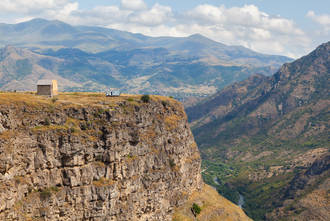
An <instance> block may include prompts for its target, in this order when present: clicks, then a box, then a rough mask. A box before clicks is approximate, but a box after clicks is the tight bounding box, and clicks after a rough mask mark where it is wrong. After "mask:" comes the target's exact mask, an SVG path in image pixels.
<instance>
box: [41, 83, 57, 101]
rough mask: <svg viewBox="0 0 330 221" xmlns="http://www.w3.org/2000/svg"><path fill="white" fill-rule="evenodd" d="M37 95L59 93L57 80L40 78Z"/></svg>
mask: <svg viewBox="0 0 330 221" xmlns="http://www.w3.org/2000/svg"><path fill="white" fill-rule="evenodd" d="M37 95H47V96H51V97H52V96H54V95H58V89H57V81H56V80H47V79H43V80H39V81H38V83H37Z"/></svg>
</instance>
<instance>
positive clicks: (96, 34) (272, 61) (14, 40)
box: [0, 18, 291, 66]
mask: <svg viewBox="0 0 330 221" xmlns="http://www.w3.org/2000/svg"><path fill="white" fill-rule="evenodd" d="M0 36H1V37H0V47H1V46H2V47H4V46H6V45H13V46H18V47H27V48H31V49H43V48H52V49H59V48H79V49H81V50H84V51H87V52H101V51H106V50H110V49H111V50H120V51H128V50H132V49H136V48H150V47H152V48H165V49H168V50H170V51H175V53H176V54H180V55H181V56H182V55H186V56H188V57H204V56H210V55H212V56H215V57H216V58H221V61H226V62H230V63H232V64H251V63H255V64H257V66H264V65H276V64H277V65H278V64H283V63H284V62H287V61H290V60H291V59H289V58H287V57H285V56H273V55H265V54H261V53H257V52H254V51H252V50H249V49H247V48H244V47H241V46H226V45H224V44H221V43H218V42H215V41H212V40H210V39H208V38H206V37H204V36H202V35H200V34H195V35H192V36H189V37H148V36H144V35H142V34H133V33H129V32H125V31H119V30H114V29H108V28H101V27H91V26H71V25H69V24H66V23H64V22H61V21H58V20H53V21H48V20H45V19H39V18H37V19H32V20H30V21H27V22H22V23H18V24H0Z"/></svg>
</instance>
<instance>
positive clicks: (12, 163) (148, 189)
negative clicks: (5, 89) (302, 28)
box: [0, 93, 202, 220]
mask: <svg viewBox="0 0 330 221" xmlns="http://www.w3.org/2000/svg"><path fill="white" fill-rule="evenodd" d="M0 128H1V134H0V184H1V185H0V188H1V191H0V220H39V219H40V220H170V219H171V217H172V211H173V209H174V207H175V206H178V205H181V204H182V203H183V202H185V200H186V199H187V197H188V196H189V194H191V193H192V191H195V190H197V189H198V188H200V187H201V184H202V180H201V176H200V163H201V160H200V156H199V152H198V149H197V146H196V144H195V142H194V139H193V136H192V134H191V132H190V130H189V126H188V124H187V119H186V116H185V113H184V111H183V108H182V106H181V104H179V103H178V102H176V101H175V100H173V99H166V98H160V97H157V96H152V98H151V99H150V101H149V102H148V103H144V102H142V101H141V100H140V96H130V97H120V98H107V97H105V96H103V95H101V94H78V93H73V94H64V95H60V96H59V97H57V98H53V99H50V98H44V97H39V96H35V95H32V94H21V93H16V94H15V93H1V94H0Z"/></svg>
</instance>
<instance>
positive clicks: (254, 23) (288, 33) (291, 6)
mask: <svg viewBox="0 0 330 221" xmlns="http://www.w3.org/2000/svg"><path fill="white" fill-rule="evenodd" d="M38 17H41V18H45V19H50V20H52V19H58V20H62V21H64V22H67V23H69V24H72V25H97V26H103V27H108V28H114V29H119V30H125V31H130V32H135V33H142V34H145V35H149V36H175V37H182V36H189V35H191V34H195V33H200V34H202V35H204V36H206V37H208V38H211V39H213V40H215V41H218V42H221V43H225V44H228V45H243V46H245V47H248V48H250V49H253V50H255V51H258V52H263V53H268V54H280V55H287V56H290V57H294V58H297V57H300V56H302V55H305V54H307V53H308V52H310V51H311V50H313V49H314V48H315V47H317V46H318V45H319V44H321V43H323V42H327V41H329V40H330V1H329V0H313V1H312V0H276V1H275V0H204V1H202V0H177V1H174V0H29V1H26V0H1V1H0V22H4V23H18V22H23V21H27V20H29V19H32V18H38Z"/></svg>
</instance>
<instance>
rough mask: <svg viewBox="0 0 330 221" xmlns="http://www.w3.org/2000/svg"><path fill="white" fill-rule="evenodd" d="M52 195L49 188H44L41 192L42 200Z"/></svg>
mask: <svg viewBox="0 0 330 221" xmlns="http://www.w3.org/2000/svg"><path fill="white" fill-rule="evenodd" d="M51 196H52V193H51V191H50V190H49V189H45V190H42V191H41V192H40V198H41V200H46V199H49V198H50V197H51Z"/></svg>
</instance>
